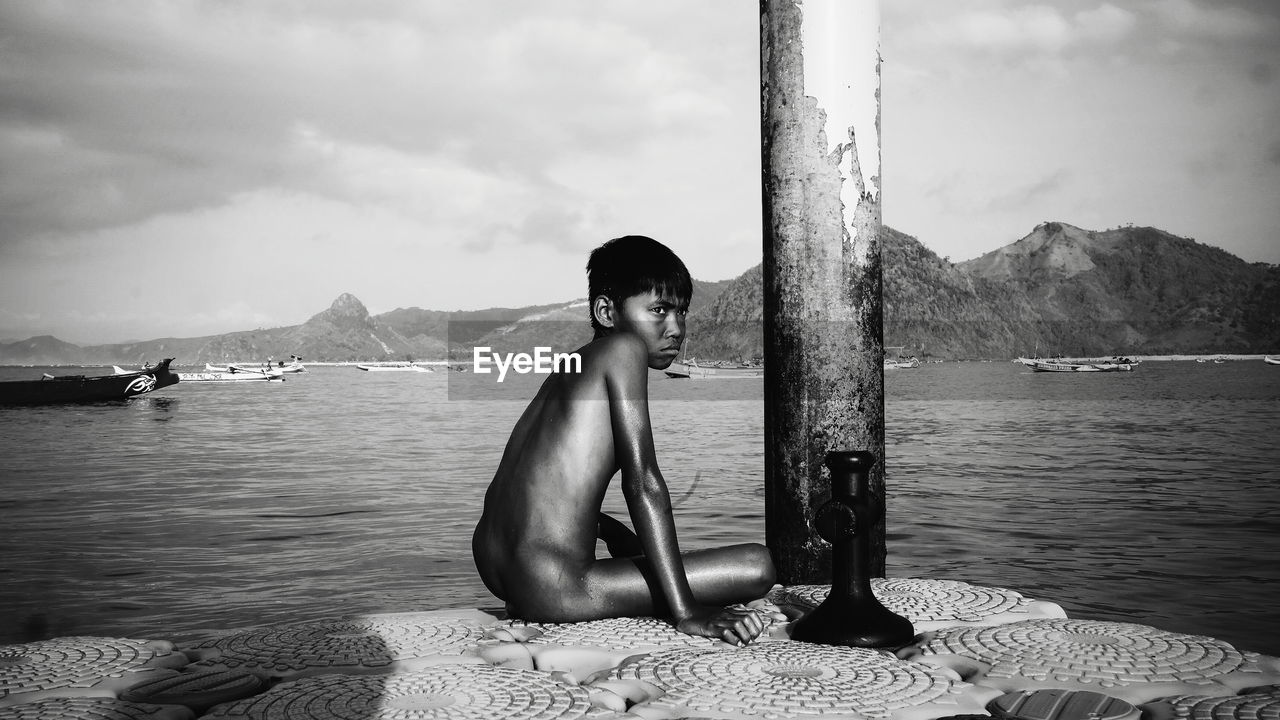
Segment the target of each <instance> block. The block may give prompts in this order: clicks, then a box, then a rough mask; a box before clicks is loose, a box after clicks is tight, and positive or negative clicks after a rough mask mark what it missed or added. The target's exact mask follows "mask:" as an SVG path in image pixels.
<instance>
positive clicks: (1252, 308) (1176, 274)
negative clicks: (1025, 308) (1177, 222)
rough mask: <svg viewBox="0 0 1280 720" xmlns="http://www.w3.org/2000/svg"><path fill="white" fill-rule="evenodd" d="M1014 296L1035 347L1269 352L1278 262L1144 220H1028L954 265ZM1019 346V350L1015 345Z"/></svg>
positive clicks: (1279, 280) (1274, 333)
mask: <svg viewBox="0 0 1280 720" xmlns="http://www.w3.org/2000/svg"><path fill="white" fill-rule="evenodd" d="M960 268H961V269H962V270H964V271H965V272H966V273H968V274H969V275H971V276H973V277H975V278H981V279H984V280H988V281H991V282H994V283H998V284H1001V285H1004V286H1007V287H1008V288H1009V289H1010V290H1011V291H1013V292H1015V293H1017V294H1018V295H1019V296H1021V297H1024V298H1025V299H1026V301H1027V302H1028V303H1029V305H1030V307H1032V308H1034V309H1035V312H1036V314H1037V316H1038V320H1039V328H1040V329H1041V333H1040V335H1039V336H1038V337H1039V339H1040V340H1041V344H1040V348H1041V349H1042V350H1055V351H1061V352H1063V353H1064V354H1079V355H1093V354H1099V353H1106V352H1111V351H1112V349H1115V351H1117V352H1121V351H1123V352H1127V353H1132V354H1140V353H1156V354H1163V353H1177V352H1191V353H1195V352H1205V353H1213V352H1239V353H1263V352H1273V351H1274V350H1275V349H1276V348H1277V347H1280V267H1277V266H1274V265H1266V264H1263V263H1255V264H1249V263H1246V262H1245V261H1243V260H1241V259H1240V258H1237V257H1235V256H1234V255H1231V254H1230V253H1228V252H1226V251H1225V250H1221V249H1219V248H1215V247H1212V246H1209V245H1203V244H1201V243H1198V242H1196V241H1194V240H1191V239H1188V238H1182V237H1178V236H1175V235H1171V234H1169V233H1167V232H1164V231H1162V230H1157V229H1155V228H1150V227H1125V228H1116V229H1112V230H1104V231H1090V230H1082V229H1081V228H1078V227H1074V226H1072V225H1067V224H1065V223H1060V222H1046V223H1043V224H1041V225H1039V226H1037V227H1036V228H1035V229H1034V230H1033V231H1032V232H1031V233H1030V234H1028V235H1027V236H1026V237H1024V238H1022V239H1021V240H1018V241H1017V242H1015V243H1013V244H1011V245H1007V246H1005V247H1002V248H1000V249H998V250H994V251H992V252H989V253H987V254H986V255H983V256H981V257H978V258H975V259H973V260H969V261H967V262H964V263H961V265H960ZM1024 351H1025V350H1024Z"/></svg>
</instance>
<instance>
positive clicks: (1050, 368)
mask: <svg viewBox="0 0 1280 720" xmlns="http://www.w3.org/2000/svg"><path fill="white" fill-rule="evenodd" d="M1020 361H1021V362H1022V364H1023V365H1026V366H1027V367H1029V368H1031V369H1032V370H1034V371H1036V372H1057V373H1061V372H1129V371H1131V370H1133V368H1134V366H1135V365H1137V364H1138V361H1135V360H1130V359H1129V358H1113V359H1112V360H1109V361H1107V362H1097V363H1084V362H1068V361H1065V360H1038V359H1027V358H1021V359H1020Z"/></svg>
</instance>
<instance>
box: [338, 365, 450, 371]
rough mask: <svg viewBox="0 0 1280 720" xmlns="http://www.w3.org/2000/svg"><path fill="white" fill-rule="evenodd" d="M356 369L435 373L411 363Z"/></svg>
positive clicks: (366, 366)
mask: <svg viewBox="0 0 1280 720" xmlns="http://www.w3.org/2000/svg"><path fill="white" fill-rule="evenodd" d="M356 367H357V368H358V369H360V370H364V371H366V372H435V371H434V370H432V369H431V368H429V367H423V366H421V365H414V364H413V363H396V364H394V365H372V364H371V365H356Z"/></svg>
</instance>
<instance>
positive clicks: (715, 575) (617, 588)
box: [575, 543, 775, 617]
mask: <svg viewBox="0 0 1280 720" xmlns="http://www.w3.org/2000/svg"><path fill="white" fill-rule="evenodd" d="M681 558H682V560H683V562H684V572H685V577H687V578H688V579H689V587H690V589H691V590H693V597H694V599H695V600H696V601H697V602H699V603H701V604H703V605H710V606H725V605H732V604H734V603H745V602H751V601H752V600H756V599H759V598H762V597H764V596H765V594H766V593H768V591H769V588H771V587H773V581H774V577H775V572H774V568H773V561H772V559H771V558H770V556H769V551H768V549H767V548H765V547H764V546H763V545H758V544H755V543H746V544H742V545H731V546H729V547H723V548H715V549H711V550H695V551H692V552H688V553H683V554H682V555H681ZM586 587H587V593H586V597H583V598H579V599H578V603H581V605H580V606H579V607H578V608H576V609H577V610H581V611H582V612H584V613H587V614H592V615H594V617H620V616H625V615H669V614H670V611H669V610H668V608H667V607H666V600H665V598H664V597H663V596H662V589H661V588H660V587H659V586H658V584H657V580H656V578H655V577H654V576H653V573H652V571H651V570H650V568H649V565H648V563H647V562H645V559H644V557H628V558H612V559H607V560H597V561H596V562H595V563H594V564H593V565H592V567H591V568H590V569H589V570H588V571H587V577H586ZM578 603H575V604H578Z"/></svg>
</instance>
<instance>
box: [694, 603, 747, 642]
mask: <svg viewBox="0 0 1280 720" xmlns="http://www.w3.org/2000/svg"><path fill="white" fill-rule="evenodd" d="M764 628H765V622H764V620H763V619H762V618H761V617H760V613H758V612H757V611H755V610H752V609H750V608H747V607H745V606H743V605H731V606H729V607H726V608H717V607H701V608H698V609H697V610H695V611H694V612H693V614H692V615H690V616H689V617H687V618H685V619H683V620H681V621H679V622H677V623H676V629H677V630H679V631H680V632H682V633H686V634H688V635H701V636H703V637H710V638H716V639H718V640H723V641H725V642H727V643H729V644H730V645H737V646H742V645H746V644H747V643H749V642H751V641H752V640H755V639H756V638H757V637H759V636H760V633H762V632H764Z"/></svg>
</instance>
